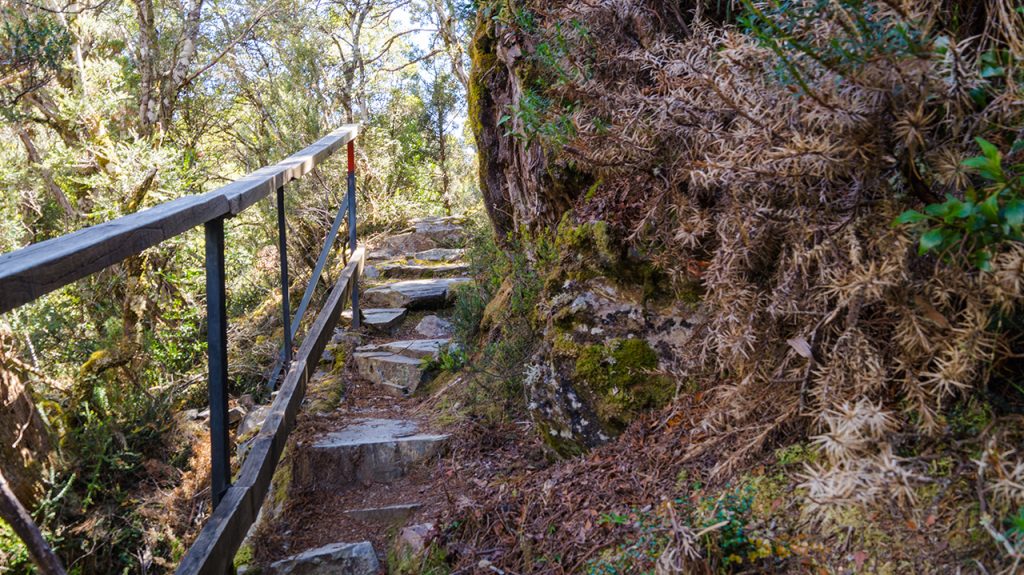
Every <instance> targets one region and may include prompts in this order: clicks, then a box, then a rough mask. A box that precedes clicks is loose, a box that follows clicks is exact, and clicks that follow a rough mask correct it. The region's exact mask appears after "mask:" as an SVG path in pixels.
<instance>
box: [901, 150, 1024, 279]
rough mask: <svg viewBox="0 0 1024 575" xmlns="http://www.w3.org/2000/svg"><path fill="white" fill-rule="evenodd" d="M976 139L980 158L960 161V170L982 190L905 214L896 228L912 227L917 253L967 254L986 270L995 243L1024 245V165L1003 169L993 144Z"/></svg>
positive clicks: (969, 258)
mask: <svg viewBox="0 0 1024 575" xmlns="http://www.w3.org/2000/svg"><path fill="white" fill-rule="evenodd" d="M976 140H977V142H978V145H979V146H980V147H981V151H982V155H980V156H976V157H973V158H969V159H967V160H964V166H965V167H967V168H970V169H971V170H973V171H974V172H976V173H977V174H978V175H980V176H981V178H982V179H983V180H984V181H985V182H986V184H985V186H984V187H982V188H980V189H978V188H974V187H970V188H968V189H967V191H966V193H965V194H964V196H965V197H964V199H963V200H961V199H959V198H956V197H954V196H953V195H950V194H947V196H946V201H945V202H943V203H941V204H930V205H928V206H926V207H925V209H924V213H921V212H918V211H917V210H908V211H906V212H904V213H903V214H901V215H900V216H899V217H898V218H897V219H896V222H895V223H896V224H907V225H913V226H915V228H916V229H917V231H918V232H919V234H920V240H919V252H920V253H921V254H926V253H937V254H940V255H942V256H943V257H946V258H950V257H952V256H958V255H965V256H966V257H967V259H968V260H969V261H970V262H971V263H972V264H974V266H976V267H977V268H978V269H980V270H983V271H988V270H990V269H991V260H992V256H993V250H994V249H996V248H998V246H999V244H1002V243H1004V242H1008V241H1014V242H1019V241H1022V240H1024V236H1022V235H1021V229H1022V226H1024V195H1022V194H1024V164H1017V165H1014V166H1008V167H1004V166H1003V155H1002V154H1001V153H1000V152H999V150H998V149H997V148H996V147H995V146H994V145H992V144H991V143H989V142H988V141H986V140H985V139H983V138H980V137H979V138H977V139H976ZM1020 145H1024V144H1022V142H1018V144H1017V145H1015V147H1016V146H1020Z"/></svg>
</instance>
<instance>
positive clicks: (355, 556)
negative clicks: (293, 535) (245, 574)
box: [265, 541, 380, 575]
mask: <svg viewBox="0 0 1024 575" xmlns="http://www.w3.org/2000/svg"><path fill="white" fill-rule="evenodd" d="M379 572H380V562H379V561H378V560H377V554H376V553H375V552H374V550H373V545H371V544H370V543H369V542H366V541H364V542H362V543H334V544H331V545H327V546H326V547H320V548H319V549H311V550H309V551H306V552H304V553H301V554H299V555H295V556H294V557H289V558H287V559H282V560H280V561H278V562H276V563H273V564H271V565H270V567H269V568H268V569H267V570H266V571H265V573H266V574H267V575H377V573H379Z"/></svg>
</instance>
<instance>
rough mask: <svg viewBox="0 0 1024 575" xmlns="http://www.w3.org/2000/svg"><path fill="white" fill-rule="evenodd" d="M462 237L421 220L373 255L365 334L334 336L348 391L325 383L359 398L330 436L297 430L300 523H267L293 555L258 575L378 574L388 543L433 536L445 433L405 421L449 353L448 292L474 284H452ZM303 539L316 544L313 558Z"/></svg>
mask: <svg viewBox="0 0 1024 575" xmlns="http://www.w3.org/2000/svg"><path fill="white" fill-rule="evenodd" d="M463 235H464V231H463V229H462V227H461V225H459V223H458V220H457V219H455V218H426V219H421V220H416V221H414V222H413V228H412V229H411V230H409V231H407V232H406V233H403V234H399V235H397V236H392V237H390V238H387V239H386V240H385V241H384V242H382V244H381V245H380V246H377V248H376V249H375V250H374V251H372V252H371V254H370V261H369V262H368V265H367V274H366V277H365V279H364V280H363V281H362V282H361V283H362V285H361V292H362V293H361V302H362V306H363V310H362V315H361V319H362V327H361V328H360V329H359V330H348V331H346V332H344V333H340V334H338V337H336V340H338V341H342V340H346V341H353V340H356V341H358V342H359V343H358V344H356V345H354V348H352V349H351V352H350V353H348V354H347V358H348V360H349V361H348V362H347V364H346V370H345V371H344V372H343V373H344V374H345V376H344V377H342V379H343V380H344V381H339V382H336V383H332V385H335V384H337V385H343V386H344V387H345V391H344V393H345V394H346V395H347V396H349V395H353V396H358V397H355V398H354V399H352V401H351V402H350V404H349V407H348V413H346V414H345V416H344V417H340V418H339V419H338V421H337V423H336V424H335V425H332V426H330V427H329V428H327V429H320V428H318V429H316V432H315V433H308V434H307V433H301V432H302V431H303V430H302V429H301V428H302V423H300V426H299V429H297V433H296V435H297V436H298V437H299V439H297V440H296V443H295V449H294V452H293V454H292V456H291V457H290V463H291V467H290V482H289V485H288V488H287V489H288V498H289V499H290V500H291V507H290V508H289V509H295V510H301V513H298V512H296V513H294V514H295V515H297V516H295V517H291V516H289V513H290V512H289V511H287V510H286V511H285V512H284V515H283V516H281V517H278V518H276V519H274V520H273V521H277V522H279V523H280V526H279V527H280V528H279V529H278V531H279V532H283V533H284V534H285V538H288V536H295V538H296V540H297V542H296V545H295V551H299V552H298V553H297V554H292V555H289V556H287V557H285V558H283V559H278V560H276V561H274V562H272V563H270V564H269V565H264V566H263V567H262V569H261V570H260V571H259V572H260V573H263V574H270V575H320V574H328V573H330V574H340V575H349V574H355V575H369V574H375V573H381V572H383V571H384V570H385V567H384V561H383V560H384V558H385V557H386V553H387V549H385V548H383V547H384V546H385V545H387V543H386V541H383V540H382V535H383V534H385V533H398V534H399V540H406V539H407V540H408V541H407V544H410V545H413V546H415V545H416V544H420V545H422V544H423V541H424V540H425V539H426V537H425V535H426V534H428V533H429V532H430V530H431V528H432V526H431V525H430V524H429V523H427V522H425V521H422V520H424V519H426V518H428V517H430V516H431V515H430V512H431V506H432V505H434V508H435V509H436V501H433V502H432V501H429V499H430V497H429V495H430V494H431V491H436V489H432V487H431V482H432V481H434V480H435V479H436V478H433V477H432V476H431V473H430V470H429V464H430V462H432V461H436V459H437V458H438V457H439V456H440V455H442V454H443V453H444V451H445V448H446V444H447V440H448V435H446V434H445V433H443V432H438V431H436V430H434V429H432V427H433V426H432V425H431V424H430V422H428V421H423V420H422V419H420V418H418V417H415V416H413V415H412V414H411V411H412V408H413V406H414V405H415V402H416V400H415V398H414V396H415V394H416V392H417V390H418V389H420V388H421V386H423V385H424V384H426V383H427V382H428V381H429V379H430V378H431V372H430V370H429V369H428V368H429V365H430V363H431V361H432V360H436V359H438V357H439V356H440V354H441V353H444V352H445V350H447V349H448V348H449V346H451V345H452V343H451V339H450V338H451V335H452V328H451V324H450V323H449V322H448V321H447V319H445V315H446V314H447V313H448V308H450V306H451V305H452V303H453V301H454V298H455V292H454V290H453V288H454V287H455V286H457V285H459V284H462V283H466V282H469V281H471V280H469V279H468V278H464V277H459V275H460V274H462V273H465V272H466V271H467V270H468V266H467V265H466V264H464V263H463V262H462V257H463V250H461V249H455V248H451V247H446V246H451V245H457V244H459V243H461V242H462V241H463ZM399 278H415V279H399ZM348 319H349V321H351V313H350V312H349V315H348ZM350 415H351V416H352V417H349V416H350ZM298 515H301V516H298ZM417 519H419V520H421V522H419V523H416V520H417ZM309 533H315V534H316V535H315V536H310V535H309ZM362 537H365V538H366V540H362V539H361V538H362ZM309 541H317V542H319V543H321V544H319V545H318V546H315V547H312V548H309V545H306V543H308V542H309ZM417 542H418V543H417ZM286 548H288V549H290V548H291V546H289V545H288V544H286ZM411 551H413V552H415V551H417V550H416V549H412V550H411ZM242 571H245V569H240V572H242Z"/></svg>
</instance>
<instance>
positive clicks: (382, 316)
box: [341, 307, 409, 332]
mask: <svg viewBox="0 0 1024 575" xmlns="http://www.w3.org/2000/svg"><path fill="white" fill-rule="evenodd" d="M360 312H361V315H362V316H363V322H362V323H363V325H364V326H366V327H369V328H372V329H375V330H377V331H382V332H389V331H391V330H393V329H395V328H396V327H398V326H400V325H402V322H403V321H405V317H406V316H407V315H409V310H407V309H405V308H404V307H397V308H379V307H378V308H370V309H363V310H360ZM341 317H342V318H343V319H346V320H348V322H349V323H351V322H352V310H350V309H348V310H345V311H343V312H342V313H341Z"/></svg>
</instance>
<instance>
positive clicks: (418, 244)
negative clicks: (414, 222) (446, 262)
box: [366, 232, 437, 261]
mask: <svg viewBox="0 0 1024 575" xmlns="http://www.w3.org/2000/svg"><path fill="white" fill-rule="evenodd" d="M435 248H437V242H436V241H434V239H433V238H432V237H431V236H430V235H428V234H419V233H416V232H411V233H407V234H398V235H396V236H391V237H389V238H387V239H386V240H384V241H383V242H381V244H380V245H379V246H377V248H376V249H375V250H373V251H372V252H370V253H369V255H367V256H366V259H368V260H370V261H374V260H388V259H392V258H396V257H399V256H404V255H405V254H413V253H416V252H423V251H429V250H432V249H435Z"/></svg>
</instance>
